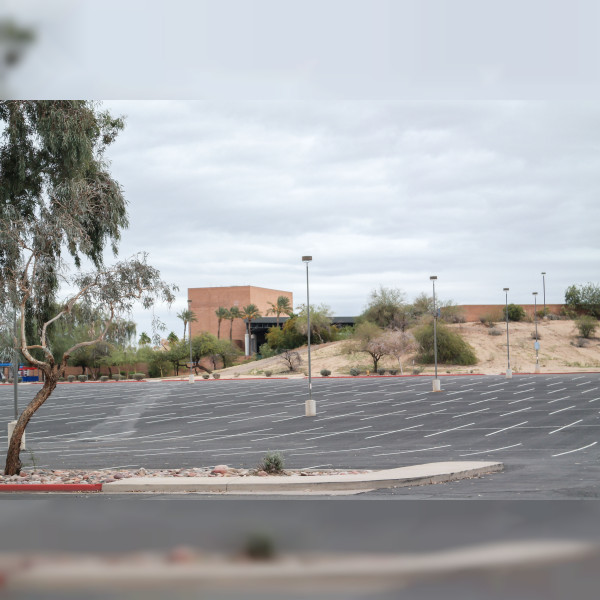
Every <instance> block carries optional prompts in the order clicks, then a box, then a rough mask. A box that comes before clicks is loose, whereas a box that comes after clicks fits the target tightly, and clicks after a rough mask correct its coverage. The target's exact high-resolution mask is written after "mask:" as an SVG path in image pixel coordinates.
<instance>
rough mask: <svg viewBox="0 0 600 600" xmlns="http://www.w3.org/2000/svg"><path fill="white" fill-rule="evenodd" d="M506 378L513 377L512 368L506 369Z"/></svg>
mask: <svg viewBox="0 0 600 600" xmlns="http://www.w3.org/2000/svg"><path fill="white" fill-rule="evenodd" d="M506 379H512V369H510V368H508V369H506Z"/></svg>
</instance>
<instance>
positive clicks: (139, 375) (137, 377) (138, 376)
mask: <svg viewBox="0 0 600 600" xmlns="http://www.w3.org/2000/svg"><path fill="white" fill-rule="evenodd" d="M144 377H146V375H145V374H144V373H134V374H133V379H135V380H136V381H141V380H142V379H144Z"/></svg>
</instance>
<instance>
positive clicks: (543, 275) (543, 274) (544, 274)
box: [542, 271, 546, 317]
mask: <svg viewBox="0 0 600 600" xmlns="http://www.w3.org/2000/svg"><path fill="white" fill-rule="evenodd" d="M542 285H543V286H544V317H545V316H546V271H542Z"/></svg>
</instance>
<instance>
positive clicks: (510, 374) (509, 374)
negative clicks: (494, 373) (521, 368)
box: [502, 288, 512, 379]
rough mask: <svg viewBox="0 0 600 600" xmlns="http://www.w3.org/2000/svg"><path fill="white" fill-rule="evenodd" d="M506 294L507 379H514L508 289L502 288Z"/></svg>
mask: <svg viewBox="0 0 600 600" xmlns="http://www.w3.org/2000/svg"><path fill="white" fill-rule="evenodd" d="M502 289H503V291H504V293H505V294H506V309H505V310H506V361H507V363H506V379H512V370H511V368H510V344H509V341H508V289H509V288H502Z"/></svg>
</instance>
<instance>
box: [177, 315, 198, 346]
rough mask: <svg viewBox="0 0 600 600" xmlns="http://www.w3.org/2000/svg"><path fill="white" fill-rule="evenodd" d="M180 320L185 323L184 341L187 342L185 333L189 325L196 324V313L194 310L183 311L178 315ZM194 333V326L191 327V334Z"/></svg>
mask: <svg viewBox="0 0 600 600" xmlns="http://www.w3.org/2000/svg"><path fill="white" fill-rule="evenodd" d="M177 318H178V319H181V320H182V321H183V341H184V342H185V332H186V329H187V324H188V323H196V322H197V321H198V319H197V318H196V313H194V311H192V310H189V309H188V310H182V311H181V312H180V313H179V314H178V315H177ZM191 331H192V326H191V325H190V332H191Z"/></svg>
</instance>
